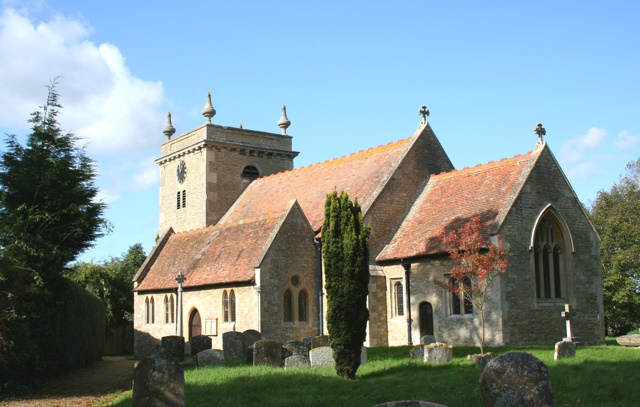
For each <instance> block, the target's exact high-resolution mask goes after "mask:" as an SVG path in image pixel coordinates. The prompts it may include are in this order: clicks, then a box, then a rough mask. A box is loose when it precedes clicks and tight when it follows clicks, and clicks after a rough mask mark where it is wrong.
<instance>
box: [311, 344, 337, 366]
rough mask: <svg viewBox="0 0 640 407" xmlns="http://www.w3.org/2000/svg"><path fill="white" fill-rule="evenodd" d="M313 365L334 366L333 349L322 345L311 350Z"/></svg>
mask: <svg viewBox="0 0 640 407" xmlns="http://www.w3.org/2000/svg"><path fill="white" fill-rule="evenodd" d="M309 359H310V360H311V367H334V366H335V361H334V360H333V349H331V348H330V347H329V346H320V347H318V348H313V349H311V351H309Z"/></svg>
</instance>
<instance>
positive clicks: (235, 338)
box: [222, 331, 245, 359]
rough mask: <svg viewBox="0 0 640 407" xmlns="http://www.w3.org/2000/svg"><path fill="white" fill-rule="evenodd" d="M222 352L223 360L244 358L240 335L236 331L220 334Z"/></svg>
mask: <svg viewBox="0 0 640 407" xmlns="http://www.w3.org/2000/svg"><path fill="white" fill-rule="evenodd" d="M222 351H223V352H224V358H225V359H240V358H242V357H244V356H245V354H244V349H243V346H242V334H241V333H240V332H236V331H230V332H225V333H223V334H222Z"/></svg>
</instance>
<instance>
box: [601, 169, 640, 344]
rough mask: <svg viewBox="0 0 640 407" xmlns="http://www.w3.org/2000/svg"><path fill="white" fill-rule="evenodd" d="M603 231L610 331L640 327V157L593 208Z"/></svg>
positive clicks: (606, 312) (616, 332)
mask: <svg viewBox="0 0 640 407" xmlns="http://www.w3.org/2000/svg"><path fill="white" fill-rule="evenodd" d="M591 216H592V219H593V223H594V224H595V226H596V229H597V230H598V233H599V234H600V238H601V239H602V241H601V242H600V253H601V261H602V297H603V302H604V315H605V323H606V325H607V330H608V333H609V334H613V335H619V334H624V333H626V332H628V331H630V330H632V329H635V328H638V327H639V326H640V159H638V160H637V161H635V162H630V163H629V164H628V165H627V173H626V175H624V176H623V177H621V178H620V181H619V182H618V183H617V184H615V185H613V187H612V188H611V190H610V191H609V192H606V191H600V192H598V196H597V197H596V200H595V202H594V203H593V207H592V208H591Z"/></svg>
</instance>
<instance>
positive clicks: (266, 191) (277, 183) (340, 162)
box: [220, 136, 417, 232]
mask: <svg viewBox="0 0 640 407" xmlns="http://www.w3.org/2000/svg"><path fill="white" fill-rule="evenodd" d="M415 137H417V136H414V137H412V138H408V139H404V140H400V141H396V142H394V143H389V144H387V145H382V146H379V147H375V148H371V149H368V150H364V151H360V152H358V153H355V154H351V155H348V156H345V157H341V158H336V159H334V160H330V161H325V162H322V163H319V164H315V165H310V166H308V167H302V168H298V169H296V170H292V171H286V172H282V173H278V174H274V175H270V176H268V177H264V178H259V179H257V180H255V181H254V182H252V183H251V184H250V185H249V186H248V187H247V189H246V190H245V192H244V193H243V194H242V195H241V196H240V198H238V200H237V201H236V203H235V204H234V205H233V206H232V207H231V209H229V212H227V214H226V215H225V216H224V217H223V218H222V219H221V220H220V222H221V223H225V224H226V223H236V222H240V221H242V220H246V219H255V218H263V217H265V216H268V215H272V214H279V213H282V210H283V208H284V207H285V206H286V205H287V202H289V201H290V200H292V199H296V200H297V201H298V202H299V204H300V206H301V207H302V210H303V212H304V214H305V216H306V217H307V219H308V220H309V223H310V224H311V227H312V228H313V230H314V231H316V232H317V231H319V230H320V229H321V228H322V221H323V219H324V203H325V201H326V195H327V194H328V193H330V192H332V191H333V190H334V189H336V190H337V191H338V192H340V191H341V190H344V191H345V192H347V193H348V194H349V196H350V197H351V199H353V198H354V197H357V198H358V202H359V203H360V206H361V207H362V209H363V212H364V211H366V209H367V208H368V207H369V206H370V205H371V204H372V203H373V201H374V200H375V198H376V197H377V195H378V193H379V191H380V189H381V188H382V186H383V185H384V184H385V182H386V181H387V179H388V178H389V177H390V176H391V175H392V174H393V170H394V169H395V168H396V166H397V164H398V163H399V162H400V160H401V159H402V157H404V153H405V151H406V150H407V149H408V147H409V146H410V145H411V141H412V140H414V139H415Z"/></svg>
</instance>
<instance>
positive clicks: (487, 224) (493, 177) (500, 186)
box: [376, 149, 541, 261]
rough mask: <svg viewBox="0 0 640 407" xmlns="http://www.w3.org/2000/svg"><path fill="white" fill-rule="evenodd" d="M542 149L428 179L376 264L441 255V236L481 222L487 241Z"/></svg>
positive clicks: (442, 247) (442, 249)
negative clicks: (477, 221)
mask: <svg viewBox="0 0 640 407" xmlns="http://www.w3.org/2000/svg"><path fill="white" fill-rule="evenodd" d="M540 151H541V149H537V150H534V151H533V152H529V153H528V154H525V155H520V156H516V157H513V158H509V159H503V160H500V161H498V162H492V163H489V164H485V165H478V166H476V167H473V168H465V169H463V170H460V171H451V172H447V173H442V174H438V175H433V176H431V179H430V180H429V182H428V183H427V185H426V187H425V189H424V190H423V191H422V193H421V194H420V197H419V198H418V199H417V200H416V202H415V203H414V205H413V207H412V208H411V211H410V212H409V214H408V215H407V218H406V219H405V220H404V221H403V223H402V225H401V226H400V228H399V229H398V231H397V232H396V234H395V236H394V237H393V239H392V240H391V242H390V243H389V245H387V247H385V249H384V250H383V251H382V252H381V253H380V255H379V256H378V257H377V258H376V260H378V261H384V260H394V259H396V260H397V259H406V258H410V257H414V256H424V255H430V254H437V253H443V252H445V248H444V246H443V244H442V238H441V236H442V232H443V231H444V232H446V233H448V232H450V231H452V230H457V229H459V228H460V227H461V226H462V225H463V224H464V223H465V222H467V221H468V220H470V219H472V218H473V217H475V216H478V217H480V219H481V220H482V223H483V226H484V228H485V231H486V233H487V235H489V232H490V229H491V228H492V227H493V226H495V224H496V223H497V222H501V220H502V219H503V218H504V216H499V214H501V213H502V215H506V213H504V211H505V210H508V209H509V208H510V205H511V203H512V200H513V199H515V196H516V195H515V194H517V192H518V189H519V185H521V183H522V182H523V181H520V182H518V181H519V180H520V179H521V177H526V176H527V175H528V172H529V168H530V167H531V166H530V165H528V164H529V162H530V160H533V161H535V159H537V157H538V156H539V153H540Z"/></svg>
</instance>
